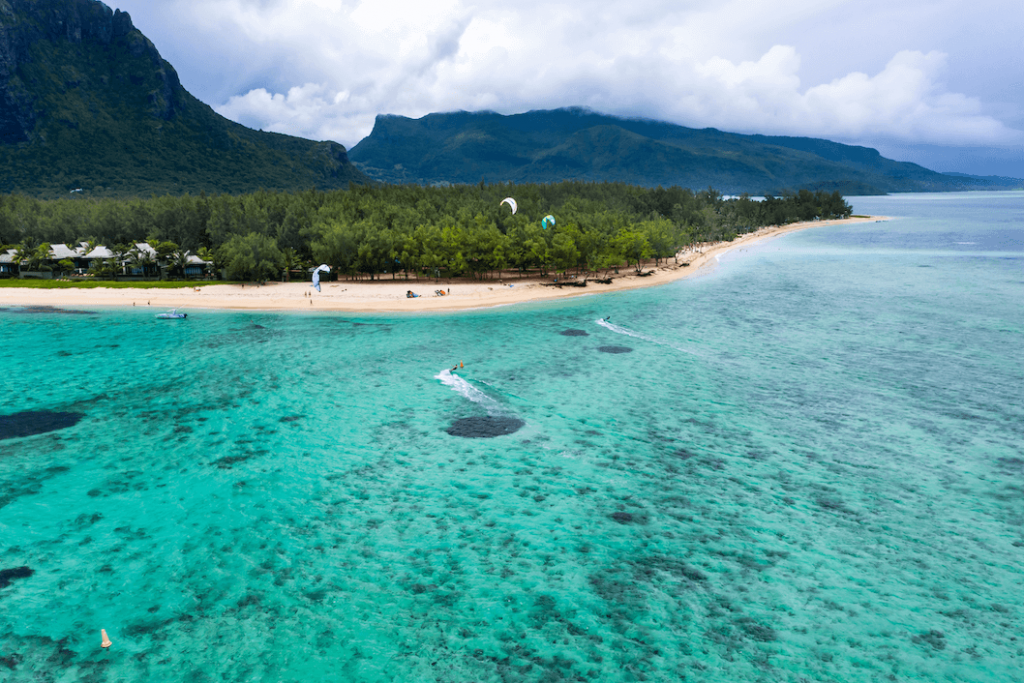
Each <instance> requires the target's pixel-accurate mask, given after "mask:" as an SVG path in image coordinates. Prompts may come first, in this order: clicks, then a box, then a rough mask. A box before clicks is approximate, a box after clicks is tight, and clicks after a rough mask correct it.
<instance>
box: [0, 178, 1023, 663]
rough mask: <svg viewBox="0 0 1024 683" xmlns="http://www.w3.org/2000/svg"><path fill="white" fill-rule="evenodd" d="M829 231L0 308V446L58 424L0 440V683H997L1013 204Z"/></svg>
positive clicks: (868, 204)
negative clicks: (560, 284)
mask: <svg viewBox="0 0 1024 683" xmlns="http://www.w3.org/2000/svg"><path fill="white" fill-rule="evenodd" d="M852 203H853V204H854V208H855V212H857V213H871V214H885V215H890V216H893V217H894V220H892V221H890V222H887V223H880V224H875V223H867V224H861V225H851V226H843V227H825V228H819V229H815V230H807V231H803V232H799V233H794V234H791V235H788V236H785V237H783V238H780V239H776V240H772V241H769V242H767V243H764V244H763V245H761V246H758V247H754V248H750V249H747V250H744V251H741V252H733V253H730V254H729V255H727V256H726V257H723V258H722V262H721V264H720V266H719V267H718V268H717V269H716V270H715V271H714V272H713V273H712V274H710V275H707V276H703V277H700V278H696V279H691V280H688V281H684V282H678V283H674V284H671V285H667V286H663V287H659V288H653V289H647V290H640V291H634V292H627V293H618V294H609V295H603V296H590V297H583V298H577V299H573V300H569V301H564V302H558V303H548V304H536V305H526V306H519V307H511V308H504V309H495V310H486V311H473V312H466V313H460V314H457V315H429V316H420V317H414V316H401V317H399V316H352V315H345V314H332V315H298V314H262V313H235V312H220V313H218V312H206V311H199V310H196V311H191V312H190V313H191V314H190V316H189V319H188V320H187V321H185V322H181V321H158V320H155V319H154V318H153V313H154V312H153V311H146V312H140V311H138V310H127V311H125V310H98V311H96V314H95V315H75V314H68V313H66V312H64V313H55V312H47V311H42V312H39V311H35V312H33V311H26V310H24V309H8V310H5V311H0V376H2V380H0V385H2V386H3V388H4V390H3V392H2V393H0V416H9V415H12V414H16V413H23V412H28V411H34V412H39V411H54V412H57V413H70V414H78V416H80V419H79V420H78V421H77V423H75V424H70V426H65V427H64V428H62V429H57V430H54V431H49V432H46V433H40V434H34V435H25V436H16V437H12V438H6V439H4V440H0V569H13V568H19V567H23V566H27V567H29V568H30V569H31V570H32V572H33V573H32V574H31V576H13V577H11V578H9V579H8V580H6V584H7V585H6V586H4V587H0V680H3V681H12V682H21V681H26V682H27V681H97V682H100V681H103V682H105V681H111V682H112V681H166V682H173V681H296V682H298V681H367V682H375V681H451V682H466V681H478V682H484V681H487V682H491V681H494V682H498V681H506V682H507V681H589V680H593V681H609V682H617V681H683V680H686V681H723V682H725V681H730V682H731V681H794V682H798V681H979V682H980V681H1000V682H1005V681H1021V680H1024V673H1022V672H1024V597H1022V596H1024V407H1022V404H1024V400H1022V398H1024V193H1006V194H972V195H908V196H894V197H878V198H858V199H855V200H853V202H852ZM609 316H610V321H609V322H608V323H604V324H603V323H601V322H600V319H601V318H604V317H609ZM567 330H582V331H584V332H586V336H583V335H581V334H579V333H576V336H569V335H564V334H562V333H563V332H565V331H567ZM614 347H619V348H617V349H616V348H614ZM602 349H603V350H602ZM623 349H630V351H628V352H624V351H623ZM609 351H620V352H619V353H609ZM459 361H461V362H463V363H464V365H465V368H464V369H462V370H459V371H457V372H456V373H455V375H452V374H451V373H450V372H448V371H447V369H448V368H450V367H451V366H452V365H453V364H455V363H457V362H459ZM466 418H476V419H475V420H469V421H468V422H467V421H466ZM27 419H28V418H25V420H27ZM460 420H461V421H460ZM69 422H74V420H73V419H71V420H69ZM467 425H468V426H469V427H470V428H484V429H487V428H492V427H496V428H499V429H500V428H506V429H512V428H514V427H516V426H519V427H520V428H519V429H518V431H515V432H514V433H511V434H507V435H501V436H497V437H494V438H466V437H464V436H460V435H459V434H460V431H459V429H458V428H460V427H465V426H467ZM9 426H10V425H8V427H9ZM453 427H454V428H453ZM449 431H453V432H455V434H452V433H449ZM8 576H9V577H10V575H8ZM0 583H4V582H0ZM101 628H104V629H106V630H107V632H108V633H109V634H110V638H111V639H112V640H113V641H114V645H113V647H112V648H110V649H109V650H102V649H101V648H100V647H99V641H100V635H99V632H100V629H101Z"/></svg>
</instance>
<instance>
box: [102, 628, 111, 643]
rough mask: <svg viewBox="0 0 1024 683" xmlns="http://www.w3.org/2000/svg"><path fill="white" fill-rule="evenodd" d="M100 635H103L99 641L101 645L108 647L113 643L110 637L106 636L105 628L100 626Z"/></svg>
mask: <svg viewBox="0 0 1024 683" xmlns="http://www.w3.org/2000/svg"><path fill="white" fill-rule="evenodd" d="M100 635H101V636H103V642H102V643H100V645H102V646H103V647H110V646H111V645H113V643H112V642H110V638H108V637H107V629H105V628H101V629H100Z"/></svg>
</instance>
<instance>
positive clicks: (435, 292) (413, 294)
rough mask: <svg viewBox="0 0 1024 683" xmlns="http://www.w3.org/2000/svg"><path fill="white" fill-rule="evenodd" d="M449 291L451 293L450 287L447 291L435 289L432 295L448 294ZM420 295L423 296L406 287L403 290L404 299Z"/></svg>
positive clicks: (416, 297) (415, 297)
mask: <svg viewBox="0 0 1024 683" xmlns="http://www.w3.org/2000/svg"><path fill="white" fill-rule="evenodd" d="M451 293H452V290H451V289H449V290H448V291H447V292H446V291H444V290H443V289H435V290H434V296H448V295H449V294H451ZM421 296H423V295H422V294H417V293H415V292H414V291H412V290H411V289H407V290H406V291H405V298H406V299H418V298H419V297H421Z"/></svg>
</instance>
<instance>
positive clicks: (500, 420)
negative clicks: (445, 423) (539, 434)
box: [445, 415, 526, 439]
mask: <svg viewBox="0 0 1024 683" xmlns="http://www.w3.org/2000/svg"><path fill="white" fill-rule="evenodd" d="M525 424H526V423H525V422H523V421H522V420H520V419H519V418H518V417H508V416H492V415H488V416H487V417H463V418H460V419H458V420H456V421H455V422H453V423H452V424H451V426H450V427H448V429H446V430H445V431H447V432H448V433H449V434H451V435H452V436H462V437H465V438H467V439H490V438H493V437H496V436H505V435H507V434H513V433H515V432H518V431H519V430H520V429H522V428H523V425H525Z"/></svg>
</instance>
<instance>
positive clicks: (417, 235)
mask: <svg viewBox="0 0 1024 683" xmlns="http://www.w3.org/2000/svg"><path fill="white" fill-rule="evenodd" d="M505 197H514V198H515V200H516V202H517V203H518V206H519V209H518V211H517V213H516V214H515V215H512V214H511V211H510V210H509V207H508V206H507V205H504V206H501V205H500V202H501V200H502V199H503V198H505ZM850 213H851V208H850V206H849V204H848V203H847V202H846V201H845V200H844V199H843V198H842V196H840V195H839V193H838V192H833V193H828V192H823V191H819V192H810V191H808V190H801V191H799V192H797V193H794V194H789V195H786V196H782V197H766V198H764V199H763V200H754V199H751V198H750V197H748V196H746V195H743V196H740V197H732V198H727V197H723V196H722V195H721V194H719V193H718V192H716V191H715V190H713V189H710V188H709V189H707V190H702V191H700V192H693V191H691V190H689V189H686V188H679V187H669V188H660V187H659V188H653V189H652V188H643V187H638V186H633V185H627V184H623V183H586V182H575V181H571V182H562V183H554V184H522V185H520V184H491V185H486V184H483V183H481V184H479V185H458V186H448V187H423V186H415V185H383V186H364V187H352V188H351V189H348V190H335V191H328V192H321V191H316V190H309V191H305V192H270V191H260V192H255V193H251V194H244V195H216V196H206V195H205V194H200V195H198V196H194V195H183V196H163V197H153V198H150V199H132V200H117V199H101V200H90V199H88V198H84V197H76V198H73V199H60V200H38V199H32V198H28V197H25V196H22V195H6V196H0V245H3V246H4V248H12V247H13V248H16V249H19V253H22V254H35V255H36V257H40V256H41V254H43V253H45V250H42V247H44V246H47V245H50V244H58V243H62V244H68V245H71V246H74V245H76V244H78V243H80V242H87V243H89V244H104V245H106V246H108V247H109V248H110V249H111V250H112V251H114V252H115V253H123V254H128V255H130V254H131V253H132V248H133V246H134V244H135V243H137V242H143V241H145V242H148V243H149V244H150V245H152V246H153V247H154V248H155V249H156V250H157V252H158V258H164V259H165V262H171V261H172V260H174V259H179V260H180V259H182V258H184V256H183V255H184V254H187V253H195V254H198V255H200V256H201V257H203V258H207V259H208V260H212V261H214V262H215V264H216V267H217V269H218V271H224V272H225V273H226V274H227V277H228V278H229V279H277V278H279V277H280V276H281V274H282V272H287V271H293V272H296V273H300V272H304V269H305V268H307V267H308V266H310V265H313V264H319V263H326V264H328V265H330V266H331V267H332V270H334V272H335V274H340V275H342V276H347V277H367V278H370V279H374V278H380V277H383V276H386V277H391V278H395V277H424V276H426V277H475V278H487V277H493V276H494V275H495V274H496V273H501V272H503V271H509V270H513V271H518V272H519V273H536V272H539V273H540V274H548V273H551V272H566V271H575V272H580V273H585V272H594V271H598V270H601V269H610V268H613V267H621V266H625V267H631V266H632V267H635V268H638V269H639V268H641V267H642V264H643V263H645V262H648V261H650V260H652V259H653V260H654V262H655V263H660V262H661V261H663V260H664V259H668V258H672V257H673V256H675V254H677V253H678V252H679V251H680V250H681V249H683V248H686V247H689V246H693V245H698V244H702V243H709V242H718V241H722V240H732V239H735V238H736V236H737V235H740V234H743V233H747V232H751V231H754V230H757V229H758V228H761V227H764V226H768V225H782V224H786V223H792V222H796V221H808V220H816V219H831V218H845V217H849V215H850ZM547 215H552V216H554V217H555V225H554V226H553V227H551V228H549V229H544V228H542V227H541V221H542V219H543V218H544V216H547ZM135 258H139V259H145V258H147V257H146V256H144V255H142V254H139V252H138V250H137V249H136V250H135ZM303 276H304V275H303Z"/></svg>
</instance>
